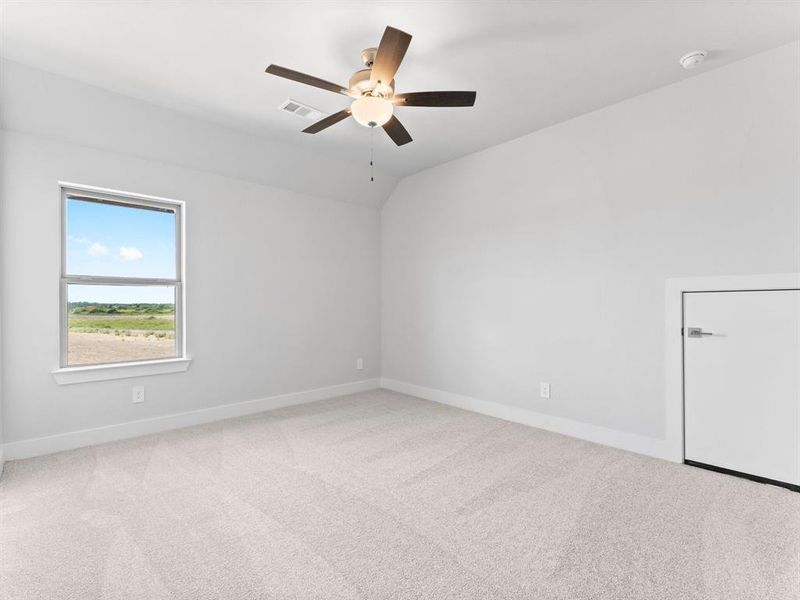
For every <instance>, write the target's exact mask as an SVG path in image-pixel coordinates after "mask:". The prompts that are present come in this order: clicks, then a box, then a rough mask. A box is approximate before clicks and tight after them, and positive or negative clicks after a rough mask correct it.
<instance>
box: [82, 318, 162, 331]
mask: <svg viewBox="0 0 800 600" xmlns="http://www.w3.org/2000/svg"><path fill="white" fill-rule="evenodd" d="M69 328H70V329H71V330H76V331H91V332H95V333H98V332H99V333H102V332H103V331H108V332H109V333H114V332H116V331H142V332H144V331H175V316H174V315H159V316H155V315H147V314H144V315H137V314H124V315H103V314H99V315H74V314H71V315H69Z"/></svg>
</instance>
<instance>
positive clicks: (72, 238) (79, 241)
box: [68, 234, 91, 246]
mask: <svg viewBox="0 0 800 600" xmlns="http://www.w3.org/2000/svg"><path fill="white" fill-rule="evenodd" d="M68 237H69V241H70V242H75V243H76V244H81V245H82V246H88V245H89V244H90V243H91V241H90V240H89V238H87V237H86V236H85V235H82V236H80V237H75V236H74V235H72V234H70V235H69V236H68Z"/></svg>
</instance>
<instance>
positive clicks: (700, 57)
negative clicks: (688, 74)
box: [680, 50, 708, 69]
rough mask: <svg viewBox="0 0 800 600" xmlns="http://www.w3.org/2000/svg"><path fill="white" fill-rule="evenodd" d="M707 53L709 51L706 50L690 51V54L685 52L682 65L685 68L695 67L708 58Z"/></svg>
mask: <svg viewBox="0 0 800 600" xmlns="http://www.w3.org/2000/svg"><path fill="white" fill-rule="evenodd" d="M707 54H708V52H706V51H705V50H695V51H694V52H689V54H684V55H683V56H682V57H681V60H680V63H681V66H682V67H683V68H684V69H694V68H695V67H696V66H697V65H699V64H700V63H701V62H703V61H704V60H705V59H706V55H707Z"/></svg>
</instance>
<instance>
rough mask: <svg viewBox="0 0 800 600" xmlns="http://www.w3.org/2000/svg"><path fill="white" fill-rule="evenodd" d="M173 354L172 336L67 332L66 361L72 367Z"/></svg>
mask: <svg viewBox="0 0 800 600" xmlns="http://www.w3.org/2000/svg"><path fill="white" fill-rule="evenodd" d="M174 356H175V339H174V338H158V337H155V336H152V335H148V336H145V335H131V336H121V335H113V334H108V333H82V332H76V331H70V332H69V340H68V361H69V364H70V365H73V366H74V365H91V364H98V363H110V362H125V361H130V360H144V359H148V358H173V357H174Z"/></svg>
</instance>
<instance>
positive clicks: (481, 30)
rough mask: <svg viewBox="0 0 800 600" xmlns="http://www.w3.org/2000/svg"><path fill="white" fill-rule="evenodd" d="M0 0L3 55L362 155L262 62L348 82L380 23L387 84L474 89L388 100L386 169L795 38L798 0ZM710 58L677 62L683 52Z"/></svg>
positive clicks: (327, 102)
mask: <svg viewBox="0 0 800 600" xmlns="http://www.w3.org/2000/svg"><path fill="white" fill-rule="evenodd" d="M0 1H2V9H3V14H2V31H1V32H0V33H1V34H2V45H1V46H0V53H2V55H3V56H4V57H6V58H8V59H10V60H12V61H17V62H21V63H24V64H27V65H30V66H33V67H37V68H40V69H43V70H46V71H50V72H54V73H57V74H60V75H64V76H66V77H70V78H73V79H77V80H80V81H84V82H86V83H90V84H93V85H97V86H100V87H103V88H106V89H109V90H112V91H115V92H119V93H122V94H125V95H128V96H133V97H136V98H140V99H143V100H146V101H148V102H152V103H155V104H159V105H163V106H167V107H170V108H173V109H176V110H180V111H184V112H186V113H190V114H192V115H194V116H198V117H202V118H206V119H211V120H213V121H216V122H219V123H223V124H226V125H228V126H231V127H234V128H237V129H241V130H245V131H248V132H250V133H253V134H255V135H260V136H265V137H269V138H272V139H278V140H281V141H285V142H289V143H291V144H296V147H298V148H299V149H302V148H314V149H315V150H317V151H319V152H322V153H330V154H332V155H335V156H337V157H340V158H345V159H348V160H353V161H360V162H363V161H365V160H367V159H368V156H369V144H370V132H369V130H367V129H365V128H363V127H361V126H359V125H358V124H356V123H355V122H354V121H353V120H352V119H350V120H348V121H345V122H343V123H340V124H339V125H337V126H334V127H332V128H330V129H329V130H326V131H324V132H322V133H319V134H317V135H314V136H311V135H306V134H302V133H301V132H300V130H301V129H303V127H305V126H306V125H307V124H308V123H309V122H308V121H304V120H303V119H301V118H299V117H297V116H294V115H290V114H288V113H281V112H279V111H278V110H276V107H277V106H278V105H279V104H280V103H281V102H282V101H283V100H285V99H287V98H290V97H291V98H294V99H297V100H300V101H302V102H305V103H307V104H310V105H312V106H314V107H316V108H319V109H321V110H323V111H326V112H335V111H337V110H340V109H341V108H344V107H345V106H346V105H347V99H346V98H345V97H343V96H338V95H336V94H333V93H330V92H326V91H323V90H319V89H315V88H311V87H307V86H303V85H300V84H297V83H294V82H290V81H285V80H282V79H279V78H277V77H273V76H270V75H266V74H265V73H264V68H265V67H266V66H267V65H268V64H269V63H276V64H279V65H282V66H286V67H289V68H293V69H297V70H300V71H304V72H306V73H309V74H312V75H316V76H318V77H321V78H323V79H327V80H330V81H335V82H339V83H342V84H345V85H346V84H347V80H348V77H349V75H350V74H351V73H352V72H353V71H355V70H357V69H358V68H359V67H360V62H359V54H360V51H361V49H362V48H365V47H368V46H374V45H377V43H378V40H379V39H380V36H381V34H382V32H383V29H384V27H385V26H386V25H392V26H394V27H397V28H400V29H403V30H405V31H407V32H409V33H411V34H412V35H413V36H414V38H413V40H412V42H411V47H410V49H409V51H408V54H407V55H406V58H405V61H404V62H403V65H402V66H401V68H400V70H399V72H398V74H397V88H398V90H399V91H401V92H403V91H425V90H442V89H443V90H447V89H454V90H461V89H467V90H477V92H478V98H477V102H476V105H475V107H474V108H439V109H436V108H409V107H406V108H401V109H399V110H398V116H399V118H400V119H401V120H402V122H403V123H404V124H405V126H406V128H407V129H408V130H409V132H410V133H411V135H412V136H413V137H414V142H413V143H411V144H408V145H406V146H403V147H400V148H398V147H395V146H394V145H393V144H392V143H391V142H390V141H389V140H388V138H387V137H386V136H385V135H384V134H383V132H382V131H376V132H375V155H376V164H377V165H379V166H380V167H381V168H382V169H383V170H386V171H388V172H390V173H393V174H395V175H398V176H403V175H407V174H410V173H414V172H416V171H419V170H421V169H425V168H428V167H431V166H433V165H436V164H439V163H442V162H446V161H448V160H452V159H454V158H456V157H458V156H462V155H465V154H468V153H471V152H475V151H477V150H480V149H482V148H486V147H488V146H491V145H494V144H497V143H499V142H503V141H505V140H509V139H512V138H515V137H518V136H520V135H523V134H526V133H529V132H531V131H534V130H537V129H541V128H543V127H547V126H549V125H552V124H554V123H557V122H559V121H563V120H566V119H569V118H571V117H574V116H577V115H580V114H583V113H586V112H589V111H592V110H595V109H598V108H601V107H603V106H607V105H609V104H613V103H615V102H618V101H620V100H623V99H625V98H629V97H632V96H636V95H638V94H641V93H644V92H647V91H649V90H652V89H655V88H658V87H661V86H664V85H667V84H670V83H673V82H676V81H680V80H682V79H685V78H687V77H691V76H693V75H696V74H699V73H702V72H704V71H707V70H709V69H714V68H716V67H719V66H722V65H724V64H726V63H729V62H731V61H735V60H738V59H741V58H744V57H746V56H749V55H752V54H755V53H758V52H761V51H763V50H767V49H769V48H773V47H776V46H779V45H782V44H785V43H788V42H790V41H792V40H795V39H798V38H800V2H798V1H794V0H787V1H781V0H761V1H750V2H748V1H740V2H732V1H718V0H690V1H678V0H676V1H666V0H664V1H641V0H630V1H613V0H603V1H598V2H587V1H585V0H580V1H558V2H552V1H550V2H533V1H532V2H500V1H483V2H352V1H340V2H297V1H295V2H266V1H264V2H253V1H249V2H200V1H195V2H189V1H161V2H159V1H153V2H132V1H114V0H107V1H105V2H86V1H64V0H62V1H28V2H17V1H12V0H0ZM695 49H706V50H708V51H709V58H708V60H707V61H706V63H705V64H704V65H703V66H702V67H701V68H699V69H696V70H695V71H684V70H683V69H681V68H680V66H679V65H678V59H679V58H680V56H681V55H683V54H684V53H686V52H688V51H691V50H695Z"/></svg>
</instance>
